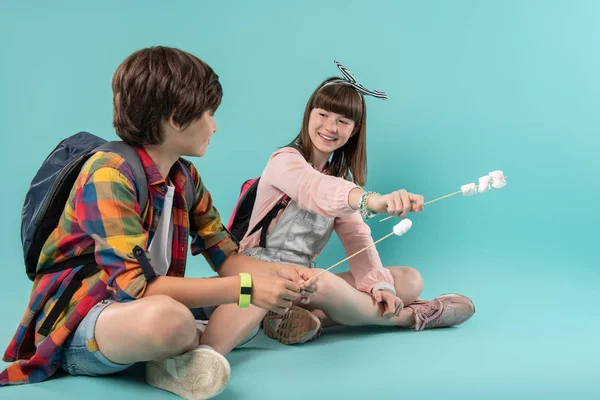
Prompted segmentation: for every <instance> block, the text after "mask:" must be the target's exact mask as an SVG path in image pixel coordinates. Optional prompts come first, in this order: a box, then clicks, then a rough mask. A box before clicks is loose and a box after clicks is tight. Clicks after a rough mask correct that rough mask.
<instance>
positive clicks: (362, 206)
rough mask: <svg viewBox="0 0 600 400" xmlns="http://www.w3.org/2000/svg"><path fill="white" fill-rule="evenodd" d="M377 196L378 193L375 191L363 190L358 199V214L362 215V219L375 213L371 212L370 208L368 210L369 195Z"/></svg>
mask: <svg viewBox="0 0 600 400" xmlns="http://www.w3.org/2000/svg"><path fill="white" fill-rule="evenodd" d="M375 195H377V196H379V193H376V192H364V193H363V194H362V195H361V196H360V200H359V201H358V209H359V211H360V215H361V216H362V217H363V219H365V220H367V219H369V218H371V217H373V216H375V215H377V213H376V212H373V211H371V210H369V207H368V206H369V197H371V196H375Z"/></svg>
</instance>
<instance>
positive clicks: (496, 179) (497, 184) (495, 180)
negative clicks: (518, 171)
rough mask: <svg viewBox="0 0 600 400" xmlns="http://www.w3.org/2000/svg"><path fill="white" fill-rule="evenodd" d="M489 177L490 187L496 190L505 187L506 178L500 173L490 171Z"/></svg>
mask: <svg viewBox="0 0 600 400" xmlns="http://www.w3.org/2000/svg"><path fill="white" fill-rule="evenodd" d="M489 176H490V177H491V178H492V186H493V187H494V188H496V189H500V188H503V187H504V186H506V178H505V177H504V172H502V171H492V172H490V174H489Z"/></svg>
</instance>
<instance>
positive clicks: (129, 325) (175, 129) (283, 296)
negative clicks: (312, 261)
mask: <svg viewBox="0 0 600 400" xmlns="http://www.w3.org/2000/svg"><path fill="white" fill-rule="evenodd" d="M112 89H113V105H114V108H113V120H114V126H115V129H116V132H117V134H118V135H119V137H120V138H121V139H122V140H123V141H124V142H126V143H128V144H129V145H131V146H132V147H134V148H135V149H136V151H137V153H138V154H139V156H140V159H141V161H142V164H143V166H144V170H145V173H146V175H147V178H148V188H149V195H148V200H149V201H148V207H147V208H144V206H145V205H141V206H140V204H138V202H137V200H136V192H135V188H136V186H135V179H134V175H133V173H132V170H131V168H130V166H129V165H128V163H127V162H126V161H125V160H124V159H123V158H122V157H121V156H119V155H117V154H115V153H111V152H98V153H96V154H94V155H92V156H91V158H90V159H89V160H88V161H87V162H86V163H85V165H84V166H83V168H82V169H81V171H80V173H79V176H78V178H77V180H76V183H75V185H74V187H73V189H72V191H71V194H70V195H69V199H68V200H67V204H66V206H65V209H64V211H63V214H62V215H61V218H60V222H59V224H58V226H57V227H56V228H55V229H54V231H53V232H52V234H51V235H50V237H49V238H48V240H47V241H46V242H45V244H44V247H43V249H42V254H41V256H40V259H39V262H38V269H37V271H38V275H37V276H36V279H35V282H34V287H33V290H32V294H31V298H30V303H29V306H28V308H27V312H26V313H25V316H24V318H23V320H22V321H21V324H20V326H19V329H18V330H17V332H16V334H15V336H14V338H13V340H12V342H11V344H10V345H9V347H8V349H7V350H6V353H5V355H4V360H5V361H8V362H14V363H13V364H12V365H10V366H9V367H8V368H7V369H6V370H5V371H3V372H2V373H1V374H0V385H8V384H19V383H32V382H39V381H42V380H44V379H46V378H48V377H49V376H51V375H52V374H54V373H55V372H56V371H57V370H58V369H59V368H62V369H63V370H65V371H67V372H69V373H70V374H72V375H90V376H94V375H106V374H112V373H115V372H119V371H122V370H124V369H126V368H128V367H129V366H131V365H132V364H133V363H135V362H144V361H147V362H148V363H147V364H146V378H147V380H148V382H149V383H150V384H152V385H154V386H156V387H159V388H162V389H165V390H169V391H171V392H174V393H176V394H178V395H180V396H182V397H185V398H208V397H211V396H214V395H216V394H218V393H219V392H220V391H222V390H223V389H224V387H225V385H226V384H227V382H228V379H229V375H230V369H229V364H228V363H227V360H226V359H225V358H224V357H223V356H222V355H221V354H219V353H217V352H216V351H214V350H213V349H212V348H211V347H210V346H206V345H202V346H199V344H200V336H201V334H202V332H201V331H200V330H199V329H197V325H196V321H195V320H194V317H193V316H192V313H191V312H190V309H191V308H198V307H202V306H207V305H218V304H231V303H236V302H238V301H239V305H240V306H244V307H247V306H248V305H249V304H248V303H252V304H253V305H255V306H258V307H261V308H265V309H268V310H272V311H275V312H277V313H279V314H284V313H285V312H286V311H287V310H288V309H289V308H290V307H291V305H292V302H293V301H295V300H297V299H302V300H303V301H307V298H309V297H311V296H312V294H313V292H314V291H315V290H316V286H314V285H313V286H311V287H308V288H305V289H303V290H302V291H301V288H300V284H301V283H302V282H303V281H304V280H307V279H309V278H310V277H312V276H313V273H312V272H311V271H310V270H309V269H307V268H303V267H299V266H292V265H283V264H275V263H266V262H260V261H256V260H253V259H251V258H249V257H245V256H242V255H238V254H236V252H237V250H238V247H237V243H236V242H235V241H234V240H233V239H232V238H231V236H230V235H229V233H228V232H227V230H226V229H225V228H224V227H223V225H222V223H221V219H220V216H219V214H218V212H217V210H216V209H215V208H214V206H213V204H212V200H211V196H210V193H209V192H208V190H206V188H205V187H204V185H203V183H202V181H201V179H200V176H199V175H198V172H197V171H196V169H195V168H194V166H193V165H192V164H191V163H189V162H187V161H185V160H183V159H180V157H182V156H196V157H201V156H203V155H204V154H205V153H206V150H207V146H208V144H209V141H210V137H211V136H212V134H213V133H214V132H216V130H217V128H216V125H215V121H214V112H215V111H216V110H217V108H218V106H219V105H220V102H221V97H222V88H221V85H220V83H219V80H218V76H217V75H216V74H215V73H214V72H213V70H212V69H211V68H210V66H208V65H207V64H205V63H204V62H203V61H201V60H200V59H198V58H196V57H195V56H193V55H191V54H189V53H186V52H184V51H181V50H178V49H174V48H167V47H152V48H146V49H142V50H139V51H137V52H135V53H133V54H131V55H130V56H129V57H127V58H126V59H125V60H124V61H123V63H122V64H121V65H120V66H119V67H118V68H117V70H116V72H115V74H114V76H113V81H112ZM186 168H187V169H188V170H189V175H188V172H186V171H185V169H186ZM188 176H191V177H192V179H193V184H194V185H195V189H196V190H195V193H196V197H195V203H194V207H193V212H192V213H191V214H189V215H188V212H187V205H186V204H185V197H184V190H185V187H186V182H187V180H188V179H189V178H188ZM141 211H144V212H143V213H141ZM140 215H142V216H143V217H140ZM188 235H190V236H192V244H191V246H192V247H191V251H192V254H194V255H197V254H199V253H202V254H203V255H204V257H205V258H206V260H207V261H208V263H209V264H210V265H211V267H212V268H213V269H214V270H215V271H217V272H218V271H220V270H221V269H223V270H224V271H229V273H230V275H231V276H226V277H219V278H214V279H193V278H183V276H184V273H185V265H186V255H187V250H188V247H187V246H188V243H187V236H188ZM82 255H84V256H85V255H88V256H89V257H91V259H92V260H93V261H92V262H90V263H88V264H86V265H79V264H77V263H75V262H73V264H74V265H72V267H71V268H68V269H65V270H62V271H58V272H47V270H48V269H49V268H51V267H55V266H56V265H57V264H59V263H65V262H69V260H76V257H81V256H82ZM79 259H81V258H79ZM61 265H64V264H61ZM44 271H46V273H43V272H44ZM40 272H42V273H40ZM240 272H243V273H242V274H239V273H240ZM244 273H245V274H244ZM248 273H249V274H252V277H250V276H249V275H248ZM77 281H80V282H81V285H80V286H79V285H72V284H71V282H77ZM249 285H251V287H252V288H251V289H247V287H248V286H249ZM242 286H243V287H242ZM248 295H249V296H250V300H249V301H248V298H247V297H248ZM242 297H243V298H244V300H243V301H242ZM242 303H245V304H242ZM60 307H62V310H61V308H60ZM55 308H56V309H55ZM53 309H54V312H53Z"/></svg>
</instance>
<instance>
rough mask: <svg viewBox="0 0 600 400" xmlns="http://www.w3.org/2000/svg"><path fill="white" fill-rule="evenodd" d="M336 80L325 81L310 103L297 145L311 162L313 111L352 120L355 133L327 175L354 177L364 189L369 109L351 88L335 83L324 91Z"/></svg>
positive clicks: (330, 166) (336, 153)
mask: <svg viewBox="0 0 600 400" xmlns="http://www.w3.org/2000/svg"><path fill="white" fill-rule="evenodd" d="M333 80H339V78H329V79H327V80H325V81H324V82H323V83H321V84H320V85H319V87H318V88H317V89H316V90H315V91H314V92H313V94H312V95H311V96H310V99H308V102H307V103H306V109H305V110H304V118H303V120H302V129H301V130H300V133H299V134H298V136H296V139H294V142H295V143H296V144H297V145H298V146H299V147H300V150H301V152H302V154H303V155H304V158H305V159H306V160H307V161H309V160H310V158H311V156H312V151H313V145H312V141H311V139H310V136H309V134H308V121H309V119H310V113H311V111H312V110H313V109H314V108H322V109H323V110H326V111H329V112H333V113H336V114H340V115H343V116H344V117H346V118H350V119H351V120H353V121H354V123H355V127H354V132H352V136H351V137H350V139H349V140H348V142H347V143H346V144H345V145H343V146H342V147H340V148H339V149H337V150H336V151H334V152H333V156H332V158H331V162H330V163H329V166H328V173H329V174H330V175H332V176H338V177H341V178H345V179H347V178H349V176H351V177H352V181H353V182H354V183H356V184H357V185H360V186H364V185H365V184H366V183H367V140H366V135H367V106H366V104H365V100H364V98H363V96H361V95H360V94H359V93H358V92H357V91H356V89H354V88H353V87H352V86H350V85H345V84H337V83H336V84H331V85H327V86H325V87H323V86H324V85H326V84H327V83H328V82H331V81H333Z"/></svg>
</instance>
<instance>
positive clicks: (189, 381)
mask: <svg viewBox="0 0 600 400" xmlns="http://www.w3.org/2000/svg"><path fill="white" fill-rule="evenodd" d="M230 376H231V367H230V366H229V362H228V361H227V359H226V358H225V357H223V356H222V355H221V354H219V353H217V352H216V351H214V350H213V349H212V348H210V347H209V346H199V347H197V348H196V349H194V350H191V351H188V352H187V353H184V354H181V355H179V356H176V357H171V358H167V359H166V360H164V361H148V362H147V363H146V381H147V382H148V383H149V384H150V385H152V386H154V387H157V388H159V389H163V390H167V391H169V392H172V393H175V394H176V395H178V396H180V397H183V398H184V399H188V400H200V399H209V398H211V397H214V396H216V395H218V394H219V393H221V392H222V391H223V390H224V389H225V387H226V386H227V383H228V382H229V377H230Z"/></svg>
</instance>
